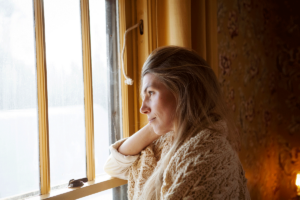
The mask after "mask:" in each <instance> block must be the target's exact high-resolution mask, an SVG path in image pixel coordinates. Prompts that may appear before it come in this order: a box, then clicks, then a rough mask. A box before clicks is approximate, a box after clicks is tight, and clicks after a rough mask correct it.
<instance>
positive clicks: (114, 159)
mask: <svg viewBox="0 0 300 200" xmlns="http://www.w3.org/2000/svg"><path fill="white" fill-rule="evenodd" d="M126 139H127V138H125V139H122V140H119V141H117V142H115V143H114V144H112V145H111V146H110V147H109V149H110V152H111V154H110V155H109V157H108V159H107V161H106V163H105V165H104V171H105V172H106V173H107V174H109V175H110V176H112V177H117V178H120V179H124V180H128V174H129V168H130V167H131V165H132V164H133V163H134V162H135V161H136V160H137V159H138V158H139V156H140V155H135V156H125V155H123V154H121V153H120V152H118V148H119V147H120V146H121V144H123V142H125V140H126Z"/></svg>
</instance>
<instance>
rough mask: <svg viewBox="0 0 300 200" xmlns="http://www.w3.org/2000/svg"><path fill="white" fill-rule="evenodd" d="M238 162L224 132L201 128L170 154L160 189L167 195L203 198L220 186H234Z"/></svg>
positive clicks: (173, 197) (216, 190) (224, 187)
mask: <svg viewBox="0 0 300 200" xmlns="http://www.w3.org/2000/svg"><path fill="white" fill-rule="evenodd" d="M240 166H241V165H240V163H239V159H238V156H237V153H236V152H235V151H234V150H233V149H232V148H231V146H230V144H229V142H228V141H227V139H226V135H225V134H222V133H215V132H212V131H210V130H208V129H207V130H203V131H201V132H200V133H198V134H197V135H196V136H194V137H192V138H191V139H190V140H188V141H187V142H186V143H185V144H183V145H182V146H181V147H180V148H179V149H178V150H177V152H176V153H175V154H174V156H173V157H172V158H171V160H170V163H169V165H168V166H167V168H166V170H165V172H164V185H163V188H162V193H163V194H164V195H165V196H169V197H170V199H176V198H175V196H176V197H179V196H181V197H184V196H187V195H192V196H194V197H195V198H196V197H197V198H200V199H202V198H203V199H205V198H206V197H209V195H212V194H215V193H216V192H217V193H218V194H219V191H221V190H222V191H223V190H224V189H228V188H231V187H232V188H234V187H236V186H237V185H233V184H236V183H237V182H238V181H235V179H238V178H237V176H238V174H237V173H238V172H239V171H240ZM226 185H227V186H226ZM223 194H224V191H223V192H222V195H223ZM199 195H200V196H199ZM206 195H207V196H206ZM197 198H196V199H197ZM167 199H168V198H167Z"/></svg>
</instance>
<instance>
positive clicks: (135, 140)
mask: <svg viewBox="0 0 300 200" xmlns="http://www.w3.org/2000/svg"><path fill="white" fill-rule="evenodd" d="M159 137H160V135H157V134H156V133H155V132H154V131H153V128H152V127H151V125H150V124H147V125H146V126H144V127H143V128H142V129H140V130H139V131H138V132H136V133H135V134H134V135H132V136H130V137H129V138H128V139H127V140H126V141H125V142H124V143H123V144H122V145H121V146H120V147H119V149H118V151H119V152H120V153H121V154H123V155H126V156H127V155H136V154H138V153H140V152H141V151H142V150H143V149H144V148H146V147H147V146H148V145H149V144H151V142H153V141H154V140H156V139H158V138H159Z"/></svg>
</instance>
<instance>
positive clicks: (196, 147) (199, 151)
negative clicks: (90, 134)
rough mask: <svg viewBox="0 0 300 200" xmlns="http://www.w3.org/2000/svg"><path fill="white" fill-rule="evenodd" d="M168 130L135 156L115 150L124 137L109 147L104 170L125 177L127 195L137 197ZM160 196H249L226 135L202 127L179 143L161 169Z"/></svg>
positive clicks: (166, 143)
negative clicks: (183, 142) (188, 138)
mask: <svg viewBox="0 0 300 200" xmlns="http://www.w3.org/2000/svg"><path fill="white" fill-rule="evenodd" d="M219 123H220V122H219ZM172 134H173V133H172V132H169V133H167V134H165V135H164V136H161V137H160V138H159V139H157V140H156V141H154V142H153V143H152V144H150V145H149V146H148V147H146V148H145V149H144V150H143V151H141V153H140V154H139V155H136V156H124V155H122V154H120V153H119V152H118V151H117V149H118V147H119V146H120V145H121V144H122V143H123V142H124V141H125V140H126V139H123V140H120V141H118V142H116V143H115V144H113V145H112V146H111V147H110V150H111V155H110V157H109V158H108V160H107V162H106V164H105V166H104V170H105V171H106V172H107V173H108V174H109V175H111V176H113V177H118V178H122V179H128V199H130V200H138V199H140V196H141V193H142V191H143V186H144V184H145V182H146V181H147V179H148V178H149V177H150V176H151V174H152V173H153V171H154V170H155V169H156V167H157V166H158V165H160V161H161V159H160V158H161V157H163V156H164V155H165V154H166V153H167V152H168V150H169V149H170V147H171V145H172V140H173V137H172ZM161 199H162V200H164V199H170V200H177V199H184V200H192V199H222V200H223V199H228V200H229V199H230V200H231V199H247V200H248V199H250V196H249V193H248V190H247V180H246V178H245V173H244V170H243V168H242V166H241V163H240V161H239V158H238V155H237V154H236V152H235V151H234V150H233V149H232V148H231V146H230V144H229V143H228V141H227V139H226V137H225V136H224V135H221V134H216V133H214V134H212V133H211V132H210V131H209V130H203V131H201V132H200V133H198V134H197V135H196V136H194V137H193V138H191V139H190V140H189V141H187V142H186V143H185V144H183V145H182V146H181V147H180V148H179V149H178V150H177V151H176V153H175V155H174V156H173V157H172V158H171V160H170V162H169V164H168V166H167V168H166V169H165V171H164V175H163V186H162V188H161Z"/></svg>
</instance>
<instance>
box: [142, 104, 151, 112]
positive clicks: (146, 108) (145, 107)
mask: <svg viewBox="0 0 300 200" xmlns="http://www.w3.org/2000/svg"><path fill="white" fill-rule="evenodd" d="M150 112H151V109H150V107H149V106H148V105H146V103H145V101H143V102H142V106H141V108H140V113H142V114H149V113H150Z"/></svg>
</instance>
